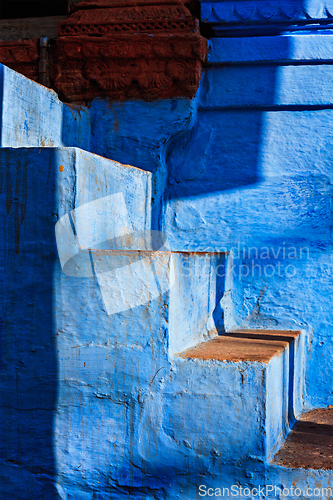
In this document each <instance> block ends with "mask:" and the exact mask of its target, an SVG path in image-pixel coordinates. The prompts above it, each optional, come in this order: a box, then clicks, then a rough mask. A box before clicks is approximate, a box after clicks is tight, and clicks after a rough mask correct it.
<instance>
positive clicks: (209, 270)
mask: <svg viewBox="0 0 333 500" xmlns="http://www.w3.org/2000/svg"><path fill="white" fill-rule="evenodd" d="M215 3H217V2H215ZM206 6H207V5H206ZM205 8H206V7H205ZM331 40H333V39H332V37H331V35H330V34H328V33H326V34H319V33H316V34H311V33H302V34H293V35H292V34H289V35H287V34H285V35H279V36H269V37H268V36H260V37H246V38H244V37H242V38H237V37H236V38H235V37H234V38H213V39H211V40H210V51H209V57H208V64H207V66H206V68H205V72H204V76H203V78H202V81H201V85H200V89H199V92H198V95H197V96H196V98H195V99H193V100H186V99H177V100H167V101H159V102H151V103H144V102H126V103H113V104H112V105H110V103H109V102H107V101H104V100H101V99H97V100H95V101H94V102H92V103H91V104H90V105H89V106H88V107H75V106H71V107H69V106H67V105H64V104H63V103H61V102H60V101H59V100H58V99H57V96H56V95H55V94H54V93H53V92H52V91H49V90H47V89H45V88H44V87H41V86H40V85H38V84H35V83H33V82H30V81H29V80H27V79H25V78H24V77H22V76H21V75H18V74H16V73H14V72H13V71H11V70H9V69H8V68H3V67H2V72H1V86H0V88H1V92H2V107H1V147H2V149H1V170H0V172H1V180H2V184H1V186H2V190H1V195H0V201H1V204H0V207H1V208H0V210H1V226H0V232H1V242H2V244H1V260H0V266H1V276H2V278H1V280H2V281H1V288H2V290H3V298H2V301H1V311H2V312H1V316H0V320H1V322H0V326H1V347H0V362H1V385H0V401H1V403H0V407H1V410H0V429H1V431H0V434H1V436H2V438H1V446H0V453H1V455H0V464H1V472H0V491H1V494H2V497H1V498H4V499H10V500H15V499H32V498H33V499H45V500H53V498H61V499H75V500H81V499H82V500H88V499H89V500H93V499H103V500H104V499H118V498H119V499H120V498H133V499H174V498H179V499H186V500H187V499H188V500H194V499H196V498H201V497H202V496H200V495H199V489H198V487H199V485H200V484H205V485H207V486H211V487H214V486H216V487H222V486H224V487H230V486H231V485H232V484H242V485H244V486H245V485H248V486H249V487H254V486H257V485H258V484H277V485H284V486H285V487H288V486H289V487H290V485H291V484H292V483H295V484H296V485H299V486H300V487H302V488H303V487H304V488H305V487H306V486H310V487H314V485H316V484H320V485H321V486H322V487H324V486H325V485H326V486H327V485H330V481H331V473H330V472H329V471H317V472H314V471H311V470H310V471H309V470H308V471H293V470H288V469H283V468H281V467H278V466H273V465H271V464H270V462H269V461H270V459H271V456H272V454H273V453H274V452H275V451H276V449H277V447H278V446H279V445H280V444H281V443H282V442H283V439H284V438H285V436H286V433H287V432H288V429H289V424H290V422H289V418H290V415H289V413H288V412H289V411H290V408H291V409H292V412H294V413H295V415H296V416H297V415H298V414H299V413H300V412H301V411H303V410H305V409H308V408H313V407H326V406H328V405H330V404H333V403H332V398H333V396H332V382H331V380H332V373H331V371H332V367H331V357H332V350H333V343H332V334H331V326H332V301H331V289H332V242H331V239H332V236H331V235H332V222H331V218H332V214H331V211H332V209H331V205H332V202H331V198H332V195H331V192H332V189H331V184H332V182H331V179H332V173H331V161H332V147H331V143H332V134H333V130H332V125H331V124H332V116H331V115H332V112H333V110H332V107H333V101H332V92H331V88H332V79H333V66H332V59H331V57H332V56H331V54H332V45H333V41H331ZM117 162H120V163H117ZM128 165H131V166H128ZM151 229H152V230H154V231H156V230H158V231H160V232H161V234H162V236H163V238H162V240H163V241H162V242H161V243H159V244H158V245H157V246H156V244H154V242H152V241H151V239H150V238H151V233H150V230H151ZM159 236H160V234H159V235H158V238H159ZM110 240H111V243H110ZM158 241H159V239H158ZM155 243H156V242H155ZM88 249H93V250H90V251H89V250H88ZM111 249H113V250H115V249H116V250H121V251H119V252H118V253H117V252H116V253H110V250H111ZM125 250H126V251H128V250H131V252H130V253H127V254H126V252H125V253H124V251H125ZM138 250H141V251H143V250H145V253H138V252H137V251H138ZM187 252H190V253H187ZM197 252H205V253H204V254H198V253H197ZM214 252H219V253H218V254H215V253H214ZM217 268H218V269H222V270H223V272H222V273H221V276H219V278H220V279H219V280H217V279H216V269H217ZM187 269H191V273H189V274H188V273H187V272H186V270H187ZM235 327H243V328H246V327H254V328H274V329H277V330H279V329H287V328H291V329H295V330H301V331H302V337H301V339H300V340H299V344H297V346H295V352H293V354H291V353H290V352H288V351H285V352H283V353H281V355H279V356H277V357H275V358H274V359H273V360H272V361H271V362H270V363H268V364H267V365H265V364H263V363H249V362H243V363H221V362H216V361H211V362H209V361H200V360H184V359H181V358H178V357H177V356H175V355H176V354H177V353H178V352H179V351H181V350H183V349H185V348H187V347H189V346H191V345H194V344H196V343H198V342H200V341H202V340H205V339H207V338H209V337H210V336H212V335H215V334H216V333H217V332H220V333H221V331H222V332H223V331H224V329H226V330H228V329H232V328H235ZM291 356H294V358H293V359H294V361H293V363H294V365H293V370H294V372H293V373H292V374H291V373H289V371H288V370H289V367H290V366H291V365H290V359H291ZM291 376H292V377H293V381H294V389H293V391H294V392H293V393H290V388H289V385H288V380H289V378H290V377H291ZM288 377H289V378H288ZM244 497H245V496H244ZM266 497H268V498H269V497H272V498H275V495H273V494H272V495H266ZM290 498H292V496H290Z"/></svg>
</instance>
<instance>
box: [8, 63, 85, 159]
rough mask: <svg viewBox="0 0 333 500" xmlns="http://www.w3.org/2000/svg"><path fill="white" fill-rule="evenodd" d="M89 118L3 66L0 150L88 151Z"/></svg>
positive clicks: (51, 91)
mask: <svg viewBox="0 0 333 500" xmlns="http://www.w3.org/2000/svg"><path fill="white" fill-rule="evenodd" d="M89 141H90V118H89V114H88V109H87V108H85V107H83V106H67V105H66V104H64V103H62V102H61V101H60V100H59V98H58V95H57V94H56V93H55V92H54V91H53V90H51V89H48V88H46V87H44V86H43V85H40V84H39V83H36V82H34V81H32V80H29V78H26V77H25V76H23V75H21V74H19V73H17V72H16V71H14V70H12V69H10V68H8V67H7V66H4V65H3V64H0V147H2V148H5V147H11V148H27V147H62V146H67V147H72V146H75V147H78V148H82V149H85V150H89V149H90V148H89Z"/></svg>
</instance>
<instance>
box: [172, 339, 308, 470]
mask: <svg viewBox="0 0 333 500" xmlns="http://www.w3.org/2000/svg"><path fill="white" fill-rule="evenodd" d="M302 342H303V339H302V335H301V334H300V332H299V331H279V330H276V331H274V330H238V331H235V332H230V333H227V334H226V335H221V336H218V337H215V338H213V339H210V340H208V341H206V342H202V343H199V344H197V345H196V346H194V347H191V348H189V349H187V350H185V351H183V352H181V353H179V354H178V355H177V356H175V357H174V361H173V363H174V365H175V371H176V373H177V375H176V374H174V375H173V378H174V383H173V388H174V391H175V393H176V394H177V393H178V391H180V392H181V393H182V398H181V400H179V402H180V404H179V406H177V405H176V406H175V405H174V407H173V423H172V428H173V429H176V430H177V433H178V434H179V435H178V436H177V441H181V440H182V439H185V436H189V435H190V436H192V435H193V446H195V442H194V441H195V440H196V439H197V438H196V437H195V436H197V435H199V434H200V435H201V436H202V443H201V445H202V446H204V448H206V450H208V449H215V450H216V452H217V453H218V454H219V455H221V456H222V457H223V458H224V460H226V461H235V460H245V459H248V458H249V457H252V458H253V457H256V459H258V458H259V459H260V460H269V459H270V458H271V457H272V456H273V455H274V453H275V452H276V451H277V449H278V447H279V446H281V444H282V442H283V441H284V439H285V437H286V435H287V434H288V432H289V429H290V426H291V425H292V423H293V422H294V418H295V415H296V414H298V413H299V412H300V409H301V401H302V399H301V394H302V353H303V349H302ZM177 380H182V381H183V385H182V386H181V385H180V384H179V382H177ZM184 381H185V384H184ZM172 398H174V395H172V391H170V389H169V391H168V396H166V399H167V400H169V402H170V404H171V399H172ZM193 407H195V412H193ZM186 408H187V409H190V408H192V410H191V411H188V410H186ZM184 414H185V417H184ZM193 429H196V432H193ZM187 439H188V438H187ZM204 443H205V444H204Z"/></svg>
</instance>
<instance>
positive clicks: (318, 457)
mask: <svg viewBox="0 0 333 500" xmlns="http://www.w3.org/2000/svg"><path fill="white" fill-rule="evenodd" d="M273 463H275V464H279V465H282V466H284V467H290V468H304V469H324V470H325V469H326V470H330V469H333V408H332V409H331V408H324V409H322V408H320V409H317V410H312V411H309V412H307V413H305V414H304V415H302V416H301V417H300V419H299V420H297V422H296V423H295V426H294V428H293V430H292V432H291V433H290V434H289V436H288V438H287V440H286V442H285V444H284V445H283V446H282V448H281V449H280V450H279V452H278V453H277V454H276V455H275V457H274V461H273Z"/></svg>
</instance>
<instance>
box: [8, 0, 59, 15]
mask: <svg viewBox="0 0 333 500" xmlns="http://www.w3.org/2000/svg"><path fill="white" fill-rule="evenodd" d="M67 13H68V9H67V0H47V1H46V0H1V2H0V19H14V18H23V17H47V16H64V15H66V14H67Z"/></svg>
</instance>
